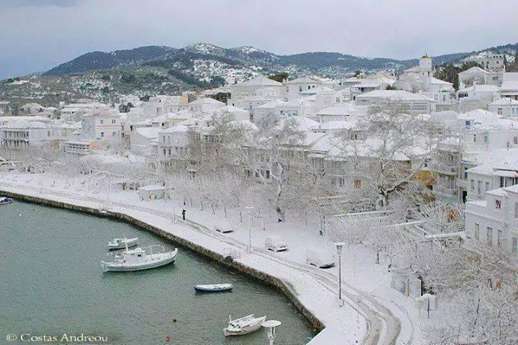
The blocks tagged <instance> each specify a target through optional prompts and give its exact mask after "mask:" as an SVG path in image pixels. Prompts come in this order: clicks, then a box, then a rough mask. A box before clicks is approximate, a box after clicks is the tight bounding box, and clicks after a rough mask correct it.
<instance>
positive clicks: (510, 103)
mask: <svg viewBox="0 0 518 345" xmlns="http://www.w3.org/2000/svg"><path fill="white" fill-rule="evenodd" d="M488 110H489V111H491V112H493V113H495V114H498V115H502V116H503V117H507V118H515V119H518V101H517V100H514V99H512V98H507V97H505V98H500V99H497V100H496V101H494V102H491V103H489V105H488Z"/></svg>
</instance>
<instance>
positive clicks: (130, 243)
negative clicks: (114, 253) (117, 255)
mask: <svg viewBox="0 0 518 345" xmlns="http://www.w3.org/2000/svg"><path fill="white" fill-rule="evenodd" d="M137 245H138V239H135V240H132V241H128V242H127V246H128V248H133V247H136V246H137ZM120 249H126V243H117V244H115V243H108V250H120Z"/></svg>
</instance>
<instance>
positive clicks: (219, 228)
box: [214, 222, 234, 234]
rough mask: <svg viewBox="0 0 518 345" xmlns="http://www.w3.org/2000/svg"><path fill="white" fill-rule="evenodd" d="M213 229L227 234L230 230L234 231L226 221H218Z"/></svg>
mask: <svg viewBox="0 0 518 345" xmlns="http://www.w3.org/2000/svg"><path fill="white" fill-rule="evenodd" d="M214 230H216V231H217V232H221V233H222V234H228V233H231V232H234V229H233V228H232V226H231V225H230V224H228V223H224V222H223V223H219V224H216V225H215V226H214Z"/></svg>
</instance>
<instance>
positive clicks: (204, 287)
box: [194, 284, 232, 292]
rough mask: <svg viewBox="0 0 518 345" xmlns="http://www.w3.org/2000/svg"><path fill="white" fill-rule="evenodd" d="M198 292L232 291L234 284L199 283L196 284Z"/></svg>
mask: <svg viewBox="0 0 518 345" xmlns="http://www.w3.org/2000/svg"><path fill="white" fill-rule="evenodd" d="M194 290H196V291H197V292H225V291H232V284H198V285H195V286H194Z"/></svg>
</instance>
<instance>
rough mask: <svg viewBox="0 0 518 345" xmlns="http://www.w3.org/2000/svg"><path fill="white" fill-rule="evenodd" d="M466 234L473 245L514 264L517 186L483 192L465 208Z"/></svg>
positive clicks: (517, 259)
mask: <svg viewBox="0 0 518 345" xmlns="http://www.w3.org/2000/svg"><path fill="white" fill-rule="evenodd" d="M465 215H466V223H465V224H466V232H467V234H468V236H469V238H471V239H472V240H474V241H477V242H479V243H481V244H483V245H485V246H487V247H490V248H493V249H494V250H498V251H500V252H501V253H502V254H505V255H508V256H510V257H511V258H512V260H514V261H515V262H518V185H514V186H510V187H503V188H498V189H493V190H489V191H487V192H485V194H484V199H483V200H475V201H469V202H468V203H467V204H466V211H465Z"/></svg>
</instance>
